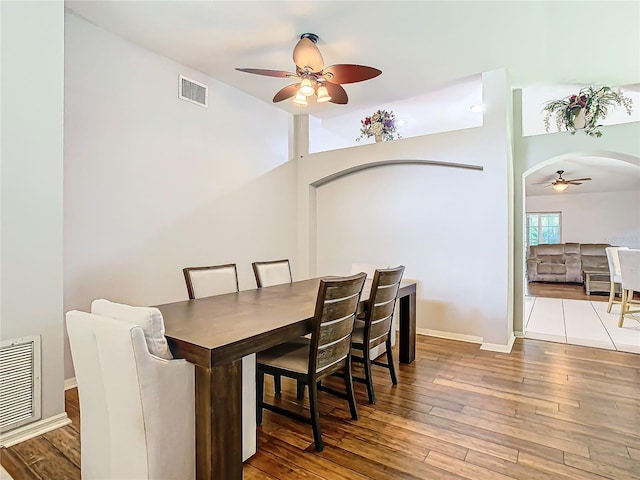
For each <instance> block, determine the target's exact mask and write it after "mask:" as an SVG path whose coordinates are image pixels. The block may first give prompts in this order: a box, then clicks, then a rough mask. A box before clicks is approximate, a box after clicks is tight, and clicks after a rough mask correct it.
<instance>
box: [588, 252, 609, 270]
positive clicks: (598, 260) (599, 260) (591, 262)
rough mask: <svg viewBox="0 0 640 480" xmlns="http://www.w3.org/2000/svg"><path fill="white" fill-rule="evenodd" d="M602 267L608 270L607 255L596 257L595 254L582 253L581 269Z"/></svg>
mask: <svg viewBox="0 0 640 480" xmlns="http://www.w3.org/2000/svg"><path fill="white" fill-rule="evenodd" d="M594 267H595V268H602V267H605V268H606V269H607V270H609V264H608V262H607V257H606V256H605V257H604V258H603V257H597V256H595V255H584V256H583V257H582V269H583V270H588V269H590V268H594Z"/></svg>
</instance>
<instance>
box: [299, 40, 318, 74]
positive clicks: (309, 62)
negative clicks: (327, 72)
mask: <svg viewBox="0 0 640 480" xmlns="http://www.w3.org/2000/svg"><path fill="white" fill-rule="evenodd" d="M293 61H294V62H295V64H296V65H297V66H298V68H300V70H311V72H320V71H322V67H323V66H324V63H323V62H322V55H320V50H318V47H316V44H315V43H313V42H312V41H311V40H309V39H308V38H302V39H300V41H299V42H298V43H297V44H296V47H295V48H294V49H293Z"/></svg>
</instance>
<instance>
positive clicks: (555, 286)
mask: <svg viewBox="0 0 640 480" xmlns="http://www.w3.org/2000/svg"><path fill="white" fill-rule="evenodd" d="M524 294H525V295H527V296H529V297H546V298H566V299H569V300H591V301H593V302H598V301H602V302H608V301H609V294H608V293H601V292H594V293H592V294H591V295H587V293H586V291H585V289H584V285H582V284H577V283H556V282H527V283H526V285H525V293H524Z"/></svg>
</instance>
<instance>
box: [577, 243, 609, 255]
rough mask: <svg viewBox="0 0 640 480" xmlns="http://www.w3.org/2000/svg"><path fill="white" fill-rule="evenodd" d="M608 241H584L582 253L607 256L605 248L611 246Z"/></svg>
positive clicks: (581, 247) (581, 248) (581, 246)
mask: <svg viewBox="0 0 640 480" xmlns="http://www.w3.org/2000/svg"><path fill="white" fill-rule="evenodd" d="M610 246H611V245H609V244H608V243H583V244H581V245H580V255H582V256H585V255H596V256H599V257H605V258H606V257H607V251H606V250H605V248H607V247H610Z"/></svg>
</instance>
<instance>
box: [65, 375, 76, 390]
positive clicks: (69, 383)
mask: <svg viewBox="0 0 640 480" xmlns="http://www.w3.org/2000/svg"><path fill="white" fill-rule="evenodd" d="M77 386H78V381H77V380H76V377H71V378H65V379H64V390H65V391H67V390H71V389H72V388H76V387H77Z"/></svg>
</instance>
